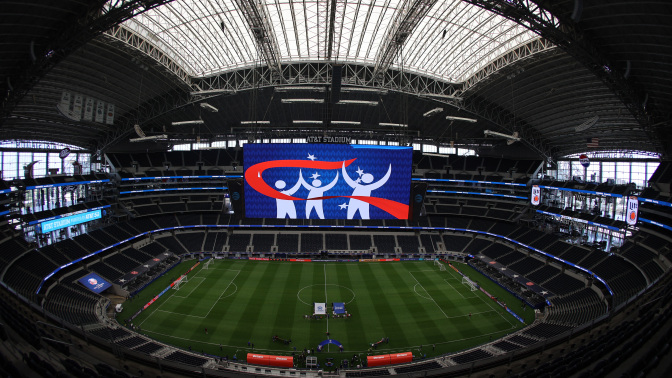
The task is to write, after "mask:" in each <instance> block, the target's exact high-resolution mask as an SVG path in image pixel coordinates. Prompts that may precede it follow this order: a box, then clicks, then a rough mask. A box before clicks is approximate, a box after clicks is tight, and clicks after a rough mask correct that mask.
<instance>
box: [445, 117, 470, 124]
mask: <svg viewBox="0 0 672 378" xmlns="http://www.w3.org/2000/svg"><path fill="white" fill-rule="evenodd" d="M446 119H448V120H451V121H464V122H471V123H476V122H477V121H478V120H476V119H473V118H464V117H453V116H446Z"/></svg>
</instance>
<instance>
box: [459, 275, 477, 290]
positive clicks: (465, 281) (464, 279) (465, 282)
mask: <svg viewBox="0 0 672 378" xmlns="http://www.w3.org/2000/svg"><path fill="white" fill-rule="evenodd" d="M462 284H463V285H467V286H469V288H471V291H476V290H478V284H476V282H474V281H472V280H470V279H469V278H467V277H465V276H462Z"/></svg>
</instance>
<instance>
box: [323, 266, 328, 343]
mask: <svg viewBox="0 0 672 378" xmlns="http://www.w3.org/2000/svg"><path fill="white" fill-rule="evenodd" d="M323 266H324V305H325V306H327V305H328V304H329V302H327V264H324V265H323ZM326 318H327V333H328V332H329V313H327V316H326Z"/></svg>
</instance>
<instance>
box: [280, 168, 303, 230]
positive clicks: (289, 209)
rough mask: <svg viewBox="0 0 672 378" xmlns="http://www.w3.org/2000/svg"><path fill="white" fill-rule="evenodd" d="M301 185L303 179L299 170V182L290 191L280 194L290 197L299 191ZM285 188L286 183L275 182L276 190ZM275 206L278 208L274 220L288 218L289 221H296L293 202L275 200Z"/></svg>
mask: <svg viewBox="0 0 672 378" xmlns="http://www.w3.org/2000/svg"><path fill="white" fill-rule="evenodd" d="M303 183H304V181H303V177H302V176H301V170H299V180H298V181H297V182H296V184H295V185H294V186H293V187H292V188H291V189H289V190H284V191H281V192H280V193H282V194H286V195H288V196H291V195H293V194H294V193H296V191H297V190H299V188H300V187H301V185H302V184H303ZM286 186H287V183H285V182H284V181H282V180H278V181H276V182H275V187H276V188H277V189H278V190H282V189H285V187H286ZM275 205H276V206H277V208H278V210H277V213H276V218H280V219H285V217H286V216H289V219H296V207H295V206H294V201H292V200H284V199H279V198H276V199H275Z"/></svg>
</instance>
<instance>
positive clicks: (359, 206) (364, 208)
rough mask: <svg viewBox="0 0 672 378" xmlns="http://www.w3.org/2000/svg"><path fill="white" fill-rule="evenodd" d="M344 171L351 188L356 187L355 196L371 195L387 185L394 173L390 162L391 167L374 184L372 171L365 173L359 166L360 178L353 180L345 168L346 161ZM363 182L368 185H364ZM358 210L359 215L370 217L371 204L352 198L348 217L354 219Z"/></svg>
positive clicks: (364, 217)
mask: <svg viewBox="0 0 672 378" xmlns="http://www.w3.org/2000/svg"><path fill="white" fill-rule="evenodd" d="M342 171H343V178H344V179H345V182H346V183H348V185H350V187H351V188H353V189H355V190H353V191H352V195H353V196H357V197H371V192H372V191H374V190H376V189H378V188H380V187H381V186H383V185H385V183H386V182H387V180H388V179H389V178H390V175H391V174H392V164H390V167H389V168H388V169H387V173H386V174H385V176H384V177H383V178H382V179H380V180H379V181H378V182H375V183H373V184H372V182H373V175H372V174H370V173H364V171H363V170H362V169H361V168H359V167H357V173H358V174H359V178H358V179H357V180H355V181H353V180H352V179H351V178H350V176H348V172H347V171H346V170H345V163H343V167H342ZM362 182H363V183H364V184H366V185H362V184H361V183H362ZM358 210H359V216H360V217H361V218H362V219H369V204H368V203H366V202H363V201H360V200H358V199H354V198H350V202H349V203H348V219H353V217H354V216H355V213H357V211H358Z"/></svg>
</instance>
